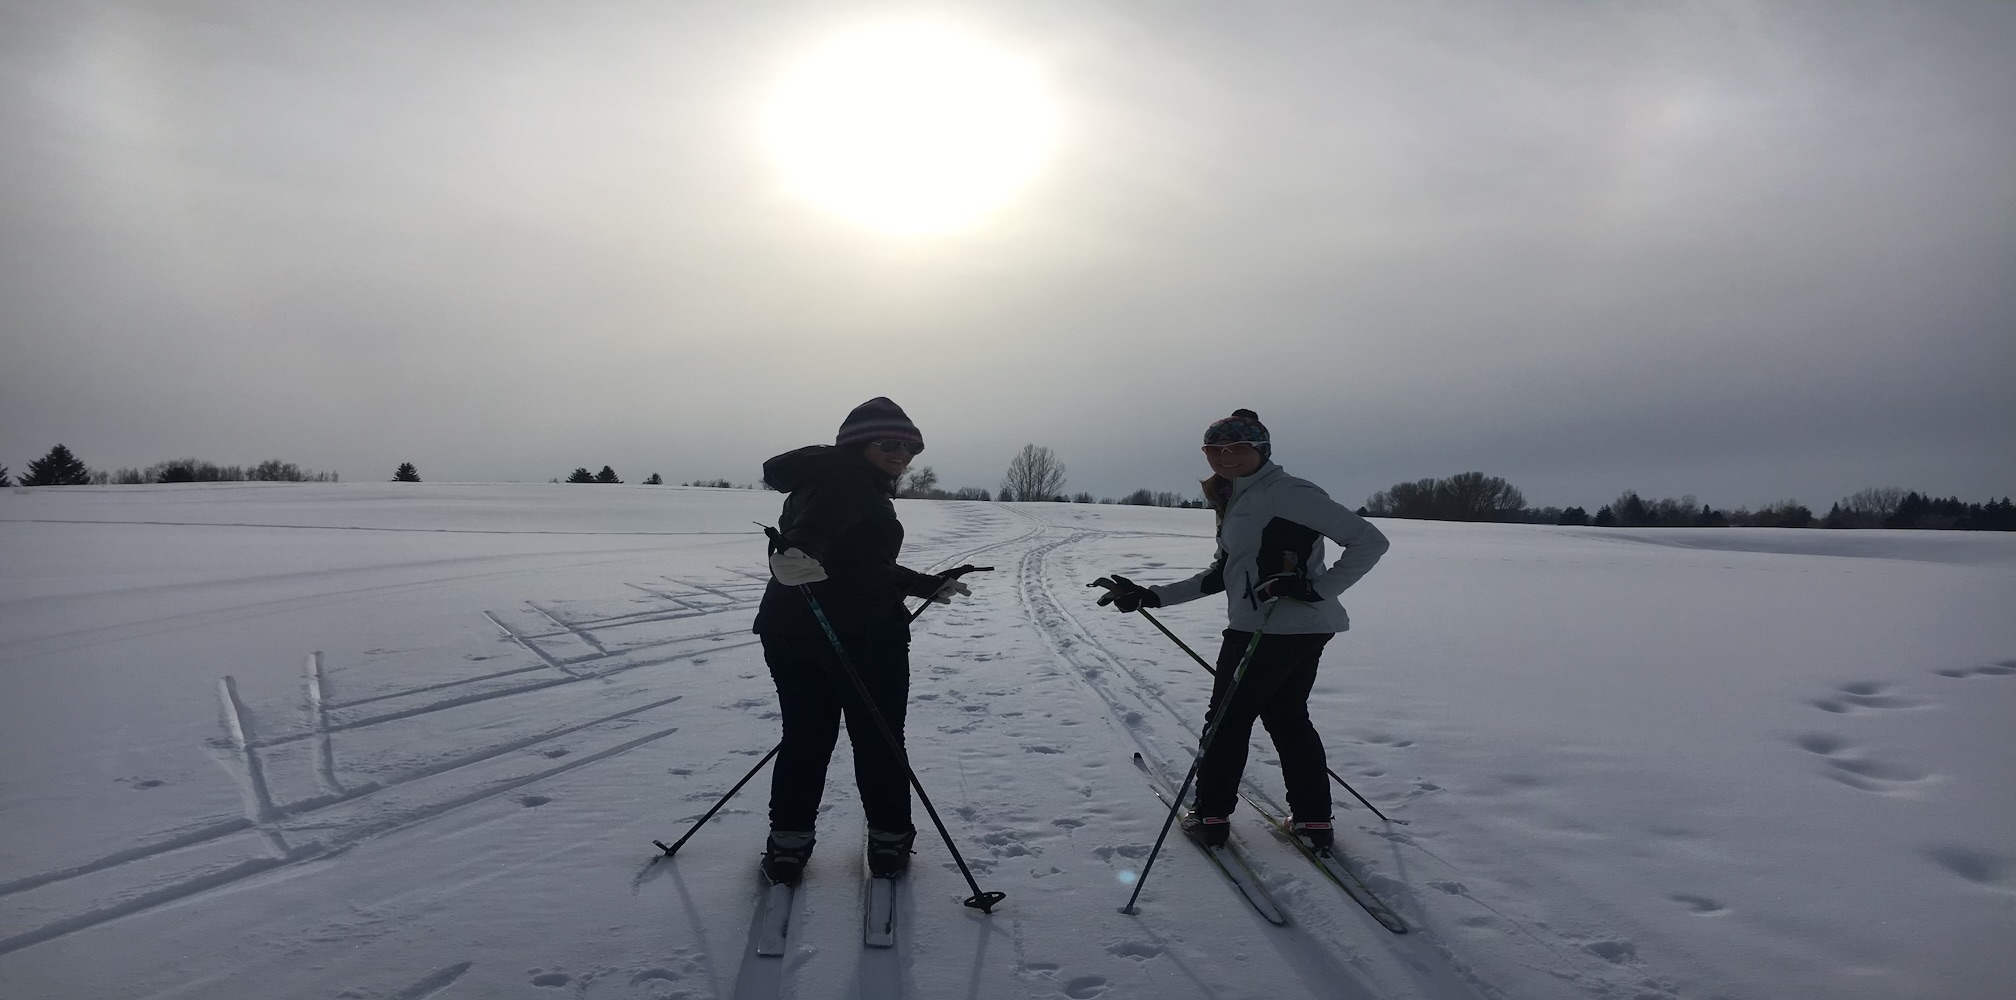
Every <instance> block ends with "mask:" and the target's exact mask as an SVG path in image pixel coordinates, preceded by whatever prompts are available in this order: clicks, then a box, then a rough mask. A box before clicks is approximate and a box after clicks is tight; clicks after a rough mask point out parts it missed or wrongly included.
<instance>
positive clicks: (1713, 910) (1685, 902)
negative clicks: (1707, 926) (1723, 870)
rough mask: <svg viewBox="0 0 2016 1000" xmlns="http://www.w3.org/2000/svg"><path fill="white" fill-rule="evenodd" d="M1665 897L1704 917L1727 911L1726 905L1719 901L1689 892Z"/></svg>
mask: <svg viewBox="0 0 2016 1000" xmlns="http://www.w3.org/2000/svg"><path fill="white" fill-rule="evenodd" d="M1666 898H1667V899H1670V900H1672V901H1674V902H1676V903H1679V904H1680V905H1682V906H1685V907H1686V908H1687V909H1688V912H1691V913H1695V914H1699V915H1700V916H1704V917H1712V916H1715V915H1717V914H1721V913H1727V912H1729V908H1728V907H1726V906H1723V905H1722V904H1721V903H1718V902H1716V901H1715V900H1712V899H1709V898H1708V897H1706V896H1695V895H1692V894H1690V893H1685V892H1676V893H1673V894H1671V895H1669V896H1667V897H1666Z"/></svg>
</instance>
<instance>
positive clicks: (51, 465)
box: [21, 444, 91, 486]
mask: <svg viewBox="0 0 2016 1000" xmlns="http://www.w3.org/2000/svg"><path fill="white" fill-rule="evenodd" d="M90 484H91V470H90V469H88V468H85V466H84V463H83V462H80V461H78V460H77V456H75V455H72V454H70V449H68V448H65V447H63V446H62V445H60V444H59V445H57V446H56V447H54V448H51V449H49V454H47V455H44V456H42V457H41V458H38V459H36V460H35V461H32V462H29V463H28V474H27V475H25V476H22V477H21V485H23V486H88V485H90Z"/></svg>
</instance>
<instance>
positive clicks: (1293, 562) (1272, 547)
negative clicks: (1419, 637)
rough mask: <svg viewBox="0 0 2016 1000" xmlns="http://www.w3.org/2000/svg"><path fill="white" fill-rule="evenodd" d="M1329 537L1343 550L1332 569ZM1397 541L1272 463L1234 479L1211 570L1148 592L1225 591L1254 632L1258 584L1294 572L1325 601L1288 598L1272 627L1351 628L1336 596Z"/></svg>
mask: <svg viewBox="0 0 2016 1000" xmlns="http://www.w3.org/2000/svg"><path fill="white" fill-rule="evenodd" d="M1325 538H1328V539H1329V540H1330V541H1333V542H1336V543H1337V544H1338V545H1339V546H1341V547H1342V551H1341V552H1339V553H1338V556H1337V562H1336V563H1335V564H1334V565H1329V566H1327V567H1326V566H1325V565H1324V545H1323V540H1324V539H1325ZM1390 544H1391V543H1389V542H1388V541H1387V540H1386V536H1385V535H1384V534H1381V533H1380V531H1379V529H1378V528H1375V527H1373V526H1372V522H1370V521H1367V520H1365V519H1364V518H1362V517H1359V516H1358V515H1357V514H1355V513H1352V512H1351V511H1350V510H1349V509H1347V508H1346V507H1344V506H1343V505H1342V504H1339V503H1338V502H1337V501H1335V500H1332V499H1330V494H1328V493H1325V492H1323V488H1322V487H1320V486H1317V485H1316V484H1315V483H1312V482H1310V481H1308V480H1306V479H1297V478H1295V477H1294V476H1291V475H1289V474H1288V473H1287V471H1286V470H1284V469H1282V468H1281V467H1280V466H1278V465H1275V464H1274V463H1273V462H1268V463H1266V464H1265V465H1262V466H1261V467H1260V469H1259V471H1257V472H1255V473H1253V474H1252V475H1250V476H1242V477H1240V478H1238V479H1235V480H1233V481H1232V492H1231V497H1230V499H1229V500H1228V501H1227V502H1226V504H1225V509H1224V511H1222V512H1221V513H1220V514H1219V516H1218V554H1217V558H1216V559H1214V560H1212V562H1211V567H1210V568H1209V569H1206V570H1205V571H1204V572H1202V573H1199V574H1197V575H1196V576H1193V577H1191V578H1190V579H1188V580H1179V581H1177V582H1175V583H1165V584H1161V585H1159V586H1154V587H1150V588H1149V589H1150V590H1153V591H1154V592H1155V596H1156V597H1158V598H1160V599H1161V601H1162V603H1163V604H1164V605H1170V604H1182V603H1184V602H1186V601H1194V600H1196V599H1198V598H1200V597H1206V596H1209V595H1211V594H1216V593H1218V592H1220V591H1223V592H1224V593H1225V598H1226V605H1227V610H1228V612H1229V614H1228V616H1227V617H1228V620H1229V624H1230V625H1231V627H1232V628H1235V629H1238V630H1240V631H1242V632H1251V631H1253V630H1254V629H1256V628H1258V627H1259V626H1260V618H1261V612H1262V610H1263V609H1262V607H1261V603H1260V601H1259V599H1257V598H1255V597H1254V596H1253V588H1254V587H1256V586H1258V585H1259V584H1260V581H1262V580H1265V579H1267V578H1268V577H1270V576H1275V575H1278V574H1281V573H1295V574H1297V575H1299V576H1301V577H1302V578H1303V579H1305V580H1308V581H1309V582H1310V584H1311V585H1312V586H1314V587H1315V590H1316V593H1318V594H1320V595H1322V597H1323V600H1322V601H1320V602H1317V603H1315V604H1309V603H1305V602H1303V601H1297V600H1290V599H1283V600H1282V601H1280V602H1279V606H1277V607H1276V608H1275V609H1274V616H1273V617H1272V618H1269V619H1268V620H1267V631H1268V632H1269V633H1270V634H1277V635H1304V634H1309V633H1314V632H1343V631H1346V630H1347V629H1349V628H1350V627H1351V616H1350V615H1348V614H1346V613H1345V612H1344V605H1342V604H1340V603H1338V601H1337V595H1339V594H1342V593H1343V592H1344V591H1345V590H1346V589H1348V588H1349V587H1350V586H1351V585H1352V584H1354V583H1357V582H1358V580H1359V578H1361V577H1363V576H1364V575H1365V574H1366V573H1367V572H1369V571H1370V570H1371V569H1372V566H1373V564H1374V563H1377V562H1378V561H1379V557H1380V556H1382V555H1385V554H1386V549H1387V548H1388V547H1389V546H1390Z"/></svg>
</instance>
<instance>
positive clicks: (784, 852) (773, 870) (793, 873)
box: [763, 830, 814, 885]
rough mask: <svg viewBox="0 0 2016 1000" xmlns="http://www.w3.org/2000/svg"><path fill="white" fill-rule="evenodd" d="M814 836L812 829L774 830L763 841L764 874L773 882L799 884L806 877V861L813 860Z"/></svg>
mask: <svg viewBox="0 0 2016 1000" xmlns="http://www.w3.org/2000/svg"><path fill="white" fill-rule="evenodd" d="M813 842H814V838H813V836H812V831H810V830H772V831H770V839H769V840H767V841H764V843H763V876H764V877H765V878H768V879H769V880H770V881H772V882H781V883H783V884H784V885H797V884H798V880H799V879H801V878H804V877H805V863H806V862H807V861H810V860H812V844H813Z"/></svg>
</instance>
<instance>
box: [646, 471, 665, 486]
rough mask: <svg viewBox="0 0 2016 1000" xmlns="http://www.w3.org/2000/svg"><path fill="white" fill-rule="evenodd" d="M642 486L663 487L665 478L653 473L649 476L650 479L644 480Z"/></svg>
mask: <svg viewBox="0 0 2016 1000" xmlns="http://www.w3.org/2000/svg"><path fill="white" fill-rule="evenodd" d="M644 485H646V486H663V485H665V478H664V477H663V476H660V475H659V474H657V473H655V472H654V473H652V474H651V478H649V479H646V480H644Z"/></svg>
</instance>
